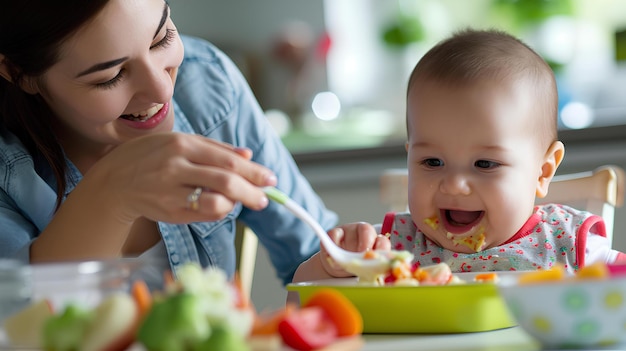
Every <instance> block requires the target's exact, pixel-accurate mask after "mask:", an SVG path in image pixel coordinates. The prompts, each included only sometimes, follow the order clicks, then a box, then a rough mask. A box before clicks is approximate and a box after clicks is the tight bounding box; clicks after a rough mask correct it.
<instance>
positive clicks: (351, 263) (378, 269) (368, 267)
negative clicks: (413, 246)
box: [263, 187, 413, 282]
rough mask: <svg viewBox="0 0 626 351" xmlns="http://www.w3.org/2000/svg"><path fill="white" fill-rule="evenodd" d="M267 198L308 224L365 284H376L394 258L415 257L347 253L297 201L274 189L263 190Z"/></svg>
mask: <svg viewBox="0 0 626 351" xmlns="http://www.w3.org/2000/svg"><path fill="white" fill-rule="evenodd" d="M263 191H264V192H265V194H267V197H269V198H270V199H271V200H273V201H276V202H277V203H279V204H281V205H283V206H285V207H286V208H287V209H288V210H289V211H291V212H292V213H293V214H294V215H295V216H296V217H298V218H300V219H301V220H302V221H304V222H305V223H306V224H308V225H309V226H310V227H311V228H313V231H314V232H315V234H317V236H318V237H319V239H320V242H321V243H322V245H324V248H325V249H326V251H327V252H328V254H329V255H330V257H332V258H333V260H334V261H335V262H336V263H337V264H339V265H340V266H341V267H343V269H345V270H346V271H347V272H350V273H352V274H354V275H356V276H357V277H359V280H361V281H365V282H375V281H376V279H377V278H378V277H379V276H380V275H382V274H385V273H386V272H387V271H388V270H389V269H390V264H391V258H392V257H402V258H405V259H408V260H412V259H413V255H412V254H411V253H409V252H408V251H395V250H391V251H379V250H376V251H375V252H376V253H377V254H376V255H374V256H375V257H373V258H365V253H364V252H353V251H347V250H344V249H343V248H341V247H340V246H338V245H337V244H335V242H334V241H332V239H331V238H330V237H329V236H328V233H326V231H325V230H324V228H322V226H321V225H320V224H319V223H318V222H317V221H316V220H315V219H313V217H311V215H310V214H309V213H308V212H307V211H306V210H305V209H304V208H302V206H300V205H298V204H297V203H296V202H295V201H293V200H292V199H290V198H289V196H287V194H285V193H283V192H282V191H280V190H278V189H276V188H274V187H265V188H263Z"/></svg>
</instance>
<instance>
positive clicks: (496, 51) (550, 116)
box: [407, 29, 558, 143]
mask: <svg viewBox="0 0 626 351" xmlns="http://www.w3.org/2000/svg"><path fill="white" fill-rule="evenodd" d="M483 79H496V80H499V81H502V82H505V81H511V80H516V79H520V80H521V79H528V80H530V82H531V83H532V89H533V90H532V92H533V94H535V96H536V99H535V100H536V101H537V105H538V106H541V108H542V110H541V111H542V112H541V117H543V118H541V121H540V123H543V124H542V125H541V127H542V128H539V130H541V131H542V132H543V133H546V135H545V139H544V140H545V141H547V142H548V141H549V143H552V142H553V141H555V140H556V138H557V118H558V93H557V88H556V81H555V78H554V73H553V72H552V69H551V68H550V66H549V65H548V64H547V63H546V61H545V60H544V59H543V58H542V57H541V56H540V55H539V54H537V53H536V52H535V51H534V50H533V49H532V48H530V47H529V46H528V45H526V44H525V43H523V42H522V41H521V40H519V39H517V38H515V37H514V36H512V35H510V34H508V33H505V32H502V31H499V30H493V29H492V30H474V29H464V30H461V31H458V32H456V33H454V34H453V35H452V36H451V37H449V38H447V39H445V40H443V41H441V42H439V43H438V44H437V45H435V46H434V47H433V48H432V49H430V50H429V51H428V52H427V53H426V54H425V55H424V56H423V57H422V58H421V59H420V61H419V62H418V63H417V65H416V66H415V68H414V69H413V72H412V73H411V76H410V78H409V84H408V89H407V95H408V93H409V92H410V91H411V88H412V87H413V86H414V85H415V84H419V82H424V81H429V82H438V83H441V84H451V85H462V84H471V83H473V82H476V81H479V80H483ZM407 123H408V120H407ZM407 127H408V124H407Z"/></svg>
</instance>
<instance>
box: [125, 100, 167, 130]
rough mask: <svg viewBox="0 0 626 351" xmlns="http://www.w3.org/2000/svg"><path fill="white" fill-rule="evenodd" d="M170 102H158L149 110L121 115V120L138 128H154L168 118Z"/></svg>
mask: <svg viewBox="0 0 626 351" xmlns="http://www.w3.org/2000/svg"><path fill="white" fill-rule="evenodd" d="M169 110H170V104H169V103H165V104H158V105H155V106H153V107H151V108H149V109H147V110H144V111H140V112H136V113H131V114H126V115H121V116H120V118H119V120H120V121H122V122H123V123H124V124H126V125H128V126H129V127H132V128H136V129H152V128H154V127H156V126H158V125H160V124H161V123H162V122H163V121H164V120H166V119H167V116H168V112H169Z"/></svg>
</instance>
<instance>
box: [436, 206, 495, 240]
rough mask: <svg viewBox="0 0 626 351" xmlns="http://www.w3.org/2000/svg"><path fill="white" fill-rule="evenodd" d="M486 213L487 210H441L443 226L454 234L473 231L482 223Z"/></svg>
mask: <svg viewBox="0 0 626 351" xmlns="http://www.w3.org/2000/svg"><path fill="white" fill-rule="evenodd" d="M484 214H485V211H462V210H450V209H441V210H440V218H441V221H442V222H443V226H444V227H445V229H446V231H448V233H450V234H454V235H456V234H464V233H468V232H472V231H473V229H474V228H475V227H476V226H477V225H478V223H480V221H481V220H482V218H483V216H484Z"/></svg>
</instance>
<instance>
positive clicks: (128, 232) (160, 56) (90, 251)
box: [0, 0, 337, 283]
mask: <svg viewBox="0 0 626 351" xmlns="http://www.w3.org/2000/svg"><path fill="white" fill-rule="evenodd" d="M0 4H1V6H0V7H1V8H2V11H1V14H0V31H1V32H2V33H3V35H2V36H1V37H0V75H1V76H2V78H3V79H0V120H1V121H2V125H1V127H0V167H1V169H2V171H1V172H0V173H1V174H3V179H2V185H1V186H2V191H1V192H0V257H13V258H18V259H21V260H22V261H24V262H33V263H35V262H50V261H60V260H88V259H110V258H118V257H134V256H141V255H143V256H146V257H149V258H152V259H154V260H155V261H154V262H155V267H154V272H153V273H154V274H155V276H160V271H162V270H164V269H169V268H171V269H173V270H174V271H175V270H176V268H177V267H178V266H180V265H181V264H182V263H185V262H189V261H194V262H200V263H201V264H202V265H203V266H207V265H217V266H219V267H221V268H223V269H225V270H226V271H227V272H228V273H229V274H232V273H233V272H234V269H235V253H234V245H233V237H234V231H235V220H241V221H242V222H244V223H245V224H246V225H248V226H249V227H251V228H252V229H253V230H254V231H255V232H256V234H257V235H258V236H259V239H260V241H261V242H262V244H263V245H265V247H266V248H267V249H268V251H269V253H270V257H271V261H272V263H273V264H274V266H275V267H276V270H277V274H278V276H279V277H280V278H281V279H282V281H283V282H284V283H287V282H289V281H291V278H292V276H293V273H294V271H295V270H296V268H297V267H298V265H299V264H300V263H301V262H303V261H304V260H305V259H307V258H309V257H310V256H311V255H313V254H314V253H315V252H316V251H317V250H318V248H319V246H318V245H319V244H318V240H317V239H316V238H315V235H314V234H313V233H312V231H311V230H310V229H309V228H308V227H306V225H304V224H303V223H302V222H301V221H299V220H298V219H296V218H295V217H294V216H292V215H290V214H289V213H287V212H286V211H285V210H284V209H283V208H281V207H280V206H279V205H276V204H272V203H268V200H267V198H266V196H265V195H264V194H263V192H262V191H261V190H260V188H259V187H262V186H268V185H275V186H277V187H279V188H280V189H282V190H283V191H285V192H287V193H288V194H289V195H290V196H291V197H293V198H294V199H295V200H296V201H297V202H299V203H300V204H302V205H303V206H304V207H305V208H306V209H307V210H308V211H310V212H311V213H312V215H313V216H314V217H315V218H316V219H317V220H318V221H319V222H320V223H321V224H322V226H323V227H325V228H331V227H332V226H333V225H335V223H336V219H337V218H336V215H335V214H334V213H332V212H330V211H328V210H327V209H326V208H325V207H324V205H323V203H322V202H321V200H320V199H319V198H318V196H317V195H316V194H315V193H314V192H313V190H312V189H311V187H310V185H309V184H308V182H307V181H306V180H305V179H304V177H303V176H302V175H301V174H300V173H299V171H298V169H297V167H296V165H295V163H294V162H293V159H292V158H291V156H290V155H289V153H288V151H287V150H286V149H285V147H284V146H283V145H282V144H281V142H280V139H278V138H277V137H276V135H275V134H274V133H273V131H272V130H271V128H270V126H269V125H268V123H267V122H266V120H265V118H264V115H263V113H262V111H261V109H260V108H259V106H258V104H257V102H256V101H255V99H254V97H253V95H252V93H251V91H250V89H249V87H248V86H247V85H246V82H245V80H244V79H243V77H242V76H241V74H240V73H239V72H238V71H237V69H236V68H235V66H234V65H233V64H232V62H231V61H230V60H228V59H227V58H226V57H225V56H224V55H223V54H222V53H221V52H220V51H218V50H217V49H216V48H214V47H213V46H211V45H210V44H208V43H206V42H204V41H201V40H198V39H194V38H188V37H181V36H180V35H179V34H178V33H177V31H176V27H175V26H174V23H172V20H171V18H170V9H169V7H168V5H167V3H165V2H164V1H163V0H136V1H128V0H92V1H80V0H62V1H59V0H56V1H54V0H36V1H29V2H23V1H16V0H0ZM183 48H184V49H183ZM155 279H156V278H155Z"/></svg>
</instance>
